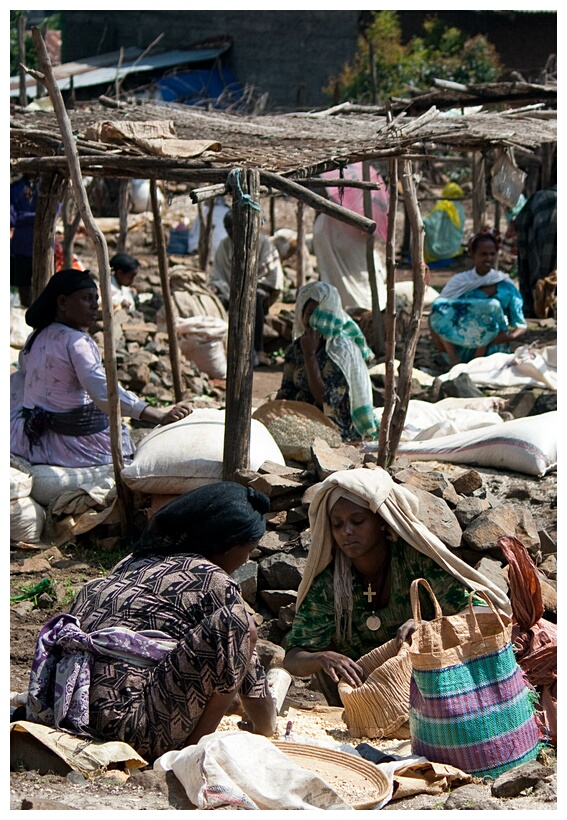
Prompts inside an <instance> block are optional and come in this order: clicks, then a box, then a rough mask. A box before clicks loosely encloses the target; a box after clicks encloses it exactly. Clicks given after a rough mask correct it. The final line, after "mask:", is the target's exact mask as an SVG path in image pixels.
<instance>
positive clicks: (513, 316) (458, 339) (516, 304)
mask: <svg viewBox="0 0 567 820" xmlns="http://www.w3.org/2000/svg"><path fill="white" fill-rule="evenodd" d="M498 247H499V239H498V238H497V237H496V236H495V235H493V234H492V233H490V232H484V233H479V234H477V235H476V236H474V237H473V238H472V239H471V241H470V243H469V253H470V254H471V256H472V259H473V262H474V268H471V270H467V271H462V272H461V273H456V274H455V276H453V277H452V278H451V279H449V281H448V282H447V284H446V285H445V287H444V288H443V290H442V291H441V293H440V294H439V296H438V298H437V299H435V301H434V302H433V303H432V305H431V313H430V315H429V329H430V332H431V338H432V341H433V343H434V344H435V346H436V347H437V348H438V349H439V350H440V351H442V352H444V353H445V354H446V355H447V357H448V359H449V362H450V364H451V365H455V364H459V362H469V361H470V360H471V359H474V358H477V357H479V356H489V355H490V354H492V353H499V352H502V353H508V352H509V350H510V348H509V343H510V342H511V341H513V340H514V339H517V338H518V337H519V336H521V335H522V333H525V331H526V328H527V324H526V320H525V318H524V311H523V299H522V296H521V294H520V291H519V290H518V288H517V287H516V285H515V284H514V283H513V281H512V280H511V279H510V277H509V276H508V274H506V273H502V271H499V270H495V269H494V267H493V265H494V262H495V261H496V253H497V251H498Z"/></svg>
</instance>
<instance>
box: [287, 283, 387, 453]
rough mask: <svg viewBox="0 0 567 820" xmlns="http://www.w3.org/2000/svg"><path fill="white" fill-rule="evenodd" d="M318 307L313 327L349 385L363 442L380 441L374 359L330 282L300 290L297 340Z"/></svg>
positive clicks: (355, 423) (295, 325)
mask: <svg viewBox="0 0 567 820" xmlns="http://www.w3.org/2000/svg"><path fill="white" fill-rule="evenodd" d="M311 299H313V300H314V301H315V302H317V303H318V305H317V307H316V309H315V310H314V311H313V314H312V316H311V320H310V324H311V326H312V327H313V328H314V329H315V330H316V331H317V332H318V333H320V334H321V336H323V337H324V339H325V350H326V351H327V354H328V356H329V358H330V359H331V361H333V362H334V363H335V364H336V365H337V367H338V368H339V369H340V371H341V372H342V374H343V375H344V377H345V379H346V382H347V384H348V391H349V401H350V412H351V417H352V423H353V426H354V428H355V430H356V432H357V433H359V434H360V436H361V438H363V437H364V438H377V435H378V423H377V421H376V416H375V414H374V407H373V403H372V382H371V380H370V375H369V373H368V367H367V366H366V363H365V361H364V360H365V359H370V358H372V356H373V353H372V351H371V350H370V348H369V347H368V345H367V343H366V339H365V338H364V334H363V333H362V331H361V330H360V328H359V326H358V325H357V324H356V322H355V321H353V319H351V317H350V316H349V315H348V313H347V312H346V311H345V310H344V309H343V306H342V303H341V297H340V295H339V292H338V290H337V289H336V288H335V287H333V285H329V284H327V283H326V282H310V283H309V284H308V285H304V286H303V287H302V288H300V290H299V293H298V294H297V300H296V303H295V315H294V320H293V338H294V339H297V338H298V336H301V335H303V333H304V332H305V330H306V327H305V323H304V321H303V312H304V310H305V305H306V304H307V302H309V301H310V300H311Z"/></svg>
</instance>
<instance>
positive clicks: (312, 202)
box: [260, 171, 376, 233]
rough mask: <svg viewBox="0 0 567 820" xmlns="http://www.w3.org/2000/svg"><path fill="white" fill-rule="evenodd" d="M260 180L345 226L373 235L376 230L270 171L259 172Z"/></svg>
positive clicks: (369, 221)
mask: <svg viewBox="0 0 567 820" xmlns="http://www.w3.org/2000/svg"><path fill="white" fill-rule="evenodd" d="M260 179H261V180H262V182H264V183H265V184H266V185H270V186H273V187H274V188H277V189H278V190H280V191H283V192H284V193H286V194H289V195H290V196H293V197H295V198H296V199H299V200H300V201H301V202H305V204H306V205H309V206H310V207H311V208H315V209H316V210H317V211H321V212H322V213H324V214H328V215H329V216H332V217H334V218H335V219H338V220H340V221H341V222H345V223H346V224H347V225H352V226H353V227H354V228H358V229H359V230H360V231H364V232H365V233H374V231H375V230H376V223H375V222H374V221H373V220H372V219H367V218H366V217H365V216H360V215H359V214H357V213H354V211H349V210H348V208H343V207H342V206H341V205H337V204H336V203H335V202H331V201H330V200H328V199H325V198H324V197H322V196H319V195H318V194H315V193H313V191H309V190H308V189H306V188H304V187H303V186H302V185H300V184H299V183H297V182H295V181H294V180H291V179H288V178H287V177H282V176H280V175H279V174H273V173H272V172H271V171H260Z"/></svg>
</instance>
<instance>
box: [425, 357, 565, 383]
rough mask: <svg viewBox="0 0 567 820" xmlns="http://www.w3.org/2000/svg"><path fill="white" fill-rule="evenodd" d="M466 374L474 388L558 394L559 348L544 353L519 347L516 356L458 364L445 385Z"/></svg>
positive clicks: (446, 379)
mask: <svg viewBox="0 0 567 820" xmlns="http://www.w3.org/2000/svg"><path fill="white" fill-rule="evenodd" d="M461 373H466V374H467V375H468V376H469V377H470V379H471V381H472V382H474V384H479V385H485V386H488V387H516V386H518V387H522V386H524V385H526V386H528V387H541V385H545V386H546V387H548V388H549V389H550V390H557V347H556V346H550V347H546V348H544V349H543V350H542V351H537V350H530V349H529V348H527V347H518V348H517V349H516V351H515V352H514V353H493V354H492V355H491V356H481V357H479V358H478V359H472V361H470V362H468V363H461V364H456V365H455V366H454V367H452V368H451V369H450V370H449V372H448V373H443V374H442V375H441V376H439V378H440V379H441V381H449V380H450V379H455V378H457V376H459V375H460V374H461Z"/></svg>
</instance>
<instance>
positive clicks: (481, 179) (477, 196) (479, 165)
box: [472, 151, 486, 234]
mask: <svg viewBox="0 0 567 820" xmlns="http://www.w3.org/2000/svg"><path fill="white" fill-rule="evenodd" d="M472 183H473V231H474V233H475V234H476V233H478V232H479V231H480V230H481V229H482V228H483V226H484V225H485V224H486V162H485V159H484V155H483V154H482V153H481V152H480V151H475V152H474V154H473V159H472Z"/></svg>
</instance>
